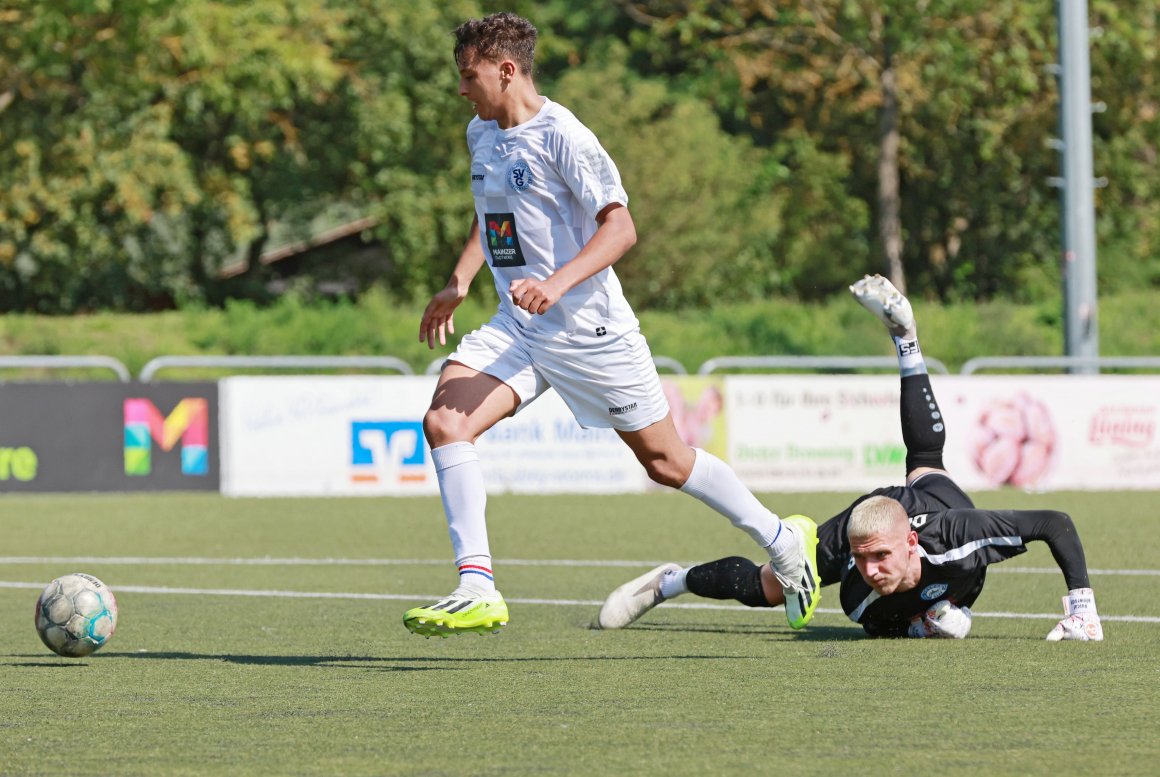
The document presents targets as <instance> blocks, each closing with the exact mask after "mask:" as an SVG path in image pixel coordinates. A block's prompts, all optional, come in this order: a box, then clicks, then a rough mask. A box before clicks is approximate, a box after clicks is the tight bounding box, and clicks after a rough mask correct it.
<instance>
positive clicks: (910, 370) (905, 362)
mask: <svg viewBox="0 0 1160 777" xmlns="http://www.w3.org/2000/svg"><path fill="white" fill-rule="evenodd" d="M906 336H907V337H909V339H905V340H904V339H903V338H902V337H895V338H894V347H895V349H896V350H897V351H898V372H899V374H900V375H901V376H902V377H904V378H905V377H907V376H909V375H925V374H926V362H925V361H923V358H922V348H920V347H919V345H918V337H917V336H916V335H912V334H910V333H907V335H906Z"/></svg>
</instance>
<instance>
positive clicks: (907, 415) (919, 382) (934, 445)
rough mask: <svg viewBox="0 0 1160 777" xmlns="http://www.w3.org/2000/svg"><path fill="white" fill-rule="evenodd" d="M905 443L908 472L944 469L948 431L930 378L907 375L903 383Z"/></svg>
mask: <svg viewBox="0 0 1160 777" xmlns="http://www.w3.org/2000/svg"><path fill="white" fill-rule="evenodd" d="M898 405H899V412H900V414H901V416H902V441H903V442H905V443H906V471H907V472H912V471H914V469H915V468H916V467H934V468H935V469H946V467H944V466H943V458H942V453H943V446H944V445H946V441H947V431H946V426H945V424H944V423H943V415H942V411H941V410H939V407H938V402H936V401H935V398H934V391H933V390H932V389H931V387H930V376H929V375H908V376H906V377H905V378H903V379H902V399H901V401H900V402H899V403H898Z"/></svg>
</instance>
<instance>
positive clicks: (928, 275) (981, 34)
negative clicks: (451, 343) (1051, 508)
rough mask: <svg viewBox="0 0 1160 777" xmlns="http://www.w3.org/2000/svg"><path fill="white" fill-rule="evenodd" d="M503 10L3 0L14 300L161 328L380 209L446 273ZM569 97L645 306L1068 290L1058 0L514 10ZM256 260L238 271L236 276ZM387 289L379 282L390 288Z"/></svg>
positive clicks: (1115, 130)
mask: <svg viewBox="0 0 1160 777" xmlns="http://www.w3.org/2000/svg"><path fill="white" fill-rule="evenodd" d="M492 5H493V4H492V3H485V4H482V5H481V4H479V3H476V2H469V1H468V0H457V1H455V2H447V3H402V2H394V1H391V2H382V1H381V0H302V1H301V2H297V3H284V2H281V1H280V0H248V1H247V2H241V1H240V0H216V1H211V0H196V1H194V2H178V1H177V0H118V2H116V3H113V2H109V1H108V0H83V2H82V0H58V1H57V2H54V3H39V2H34V1H33V0H24V1H23V2H17V3H8V4H6V5H5V6H4V7H3V8H2V9H0V28H2V29H3V30H4V35H3V36H0V309H4V310H12V309H19V310H38V311H44V312H71V311H76V310H85V309H97V308H114V309H125V310H145V309H153V308H164V307H171V306H174V305H178V306H179V305H183V304H189V303H200V302H210V303H214V302H217V301H220V300H221V299H223V298H224V297H227V296H230V295H236V294H246V293H249V291H250V290H252V289H254V288H258V284H251V283H249V281H251V280H258V281H260V280H261V274H262V272H263V268H262V266H261V264H260V263H259V262H258V261H257V259H258V257H259V256H260V255H261V254H262V252H263V251H264V250H266V249H267V248H268V247H269V245H270V241H271V230H272V229H274V228H275V227H276V228H277V229H278V230H279V231H280V233H281V234H283V235H291V236H294V235H298V236H301V237H308V236H309V233H310V231H311V230H312V229H316V228H317V225H318V224H319V222H320V219H323V220H325V217H326V215H327V214H330V213H335V214H339V213H342V214H358V215H362V216H370V217H372V218H373V219H374V220H375V223H376V224H377V226H376V227H375V228H374V237H375V239H376V240H377V241H378V243H379V245H380V247H381V250H380V251H379V252H378V253H377V254H376V255H377V256H378V257H379V260H378V264H377V265H375V266H374V267H372V272H373V274H374V275H376V276H377V277H378V282H379V283H380V284H381V285H383V286H384V287H386V288H388V289H389V290H391V291H392V292H393V293H395V294H396V295H399V296H402V297H414V296H422V295H423V294H425V292H426V291H428V290H429V289H431V288H434V287H436V286H439V285H441V284H442V283H443V281H444V279H445V276H446V273H447V271H448V269H449V268H450V266H451V264H452V263H453V261H454V258H455V256H456V255H457V254H458V251H459V248H460V247H461V244H462V241H463V239H464V237H465V235H466V229H467V225H468V223H469V221H470V208H471V203H470V197H469V195H468V188H467V186H466V177H467V164H468V160H467V155H466V151H465V147H464V140H463V131H464V127H465V124H466V122H467V120H468V119H469V118H470V107H469V106H468V105H467V104H466V103H465V102H464V101H463V100H462V99H461V98H459V97H458V96H457V94H456V82H457V76H456V73H455V70H454V65H453V62H452V60H451V53H450V49H451V45H452V41H451V38H450V35H449V32H450V30H451V29H453V28H454V27H455V26H456V25H457V24H458V23H459V22H460V21H462V20H463V19H465V18H468V17H471V16H479V15H482V14H483V13H485V12H489V11H492V10H499V9H498V8H492V7H491V6H492ZM1090 7H1091V11H1092V15H1093V19H1092V26H1093V27H1095V28H1102V36H1101V37H1100V38H1099V39H1097V41H1096V42H1095V44H1094V45H1093V48H1092V67H1093V99H1094V100H1098V101H1102V102H1104V103H1106V104H1107V106H1108V110H1107V112H1106V113H1103V114H1100V115H1098V116H1096V118H1095V132H1096V137H1097V142H1096V170H1097V175H1105V176H1107V177H1108V186H1107V188H1105V189H1102V190H1101V191H1100V193H1099V195H1098V199H1097V207H1098V219H1099V230H1100V232H1099V241H1100V267H1101V288H1102V289H1110V288H1114V287H1115V285H1116V284H1117V283H1122V284H1124V285H1131V286H1136V287H1138V286H1140V285H1147V284H1152V285H1155V284H1158V283H1160V258H1158V252H1157V245H1158V243H1160V196H1158V195H1160V191H1157V189H1160V176H1158V175H1157V174H1156V172H1155V168H1156V156H1157V150H1158V148H1160V103H1158V98H1157V96H1156V95H1157V94H1160V90H1158V87H1160V84H1158V83H1157V81H1158V75H1160V58H1158V56H1157V45H1158V44H1157V35H1156V33H1157V29H1156V28H1157V17H1158V15H1160V11H1157V10H1156V9H1154V8H1151V7H1149V6H1148V4H1117V3H1113V2H1111V0H1091V3H1090ZM505 8H511V9H512V10H515V11H517V12H520V13H523V14H525V15H527V16H529V18H532V19H533V20H534V21H535V22H536V23H537V25H538V26H539V27H540V29H541V41H540V47H539V54H540V56H539V59H538V62H537V67H538V79H539V82H540V85H541V89H542V91H544V92H545V93H546V94H548V95H549V96H551V97H553V98H554V99H558V100H560V101H561V102H564V103H565V104H567V105H569V107H571V108H572V109H573V110H574V111H575V112H576V113H577V114H578V115H579V116H580V117H581V119H582V120H584V121H585V122H586V123H588V124H589V125H590V126H592V127H593V128H594V129H595V130H597V134H598V135H599V136H600V137H601V139H602V141H603V142H604V143H605V145H606V146H608V148H609V151H610V152H611V153H612V154H613V156H614V158H615V159H616V160H617V162H618V164H619V165H620V167H621V172H622V174H623V176H624V178H625V182H626V186H627V188H628V190H629V194H630V197H631V199H632V202H631V207H632V209H633V213H634V216H635V218H636V220H637V222H638V227H639V231H640V237H641V239H640V242H639V243H638V245H637V247H636V248H635V249H634V251H633V253H632V254H631V255H630V256H629V257H628V258H626V260H625V261H624V262H622V263H621V264H620V265H618V273H620V274H621V276H622V278H623V279H624V281H625V285H626V286H627V287H628V288H629V292H630V294H631V295H632V298H633V299H634V301H635V302H637V303H638V304H640V305H648V306H656V307H667V308H675V307H680V306H701V305H712V304H715V303H719V302H721V301H728V302H733V301H736V300H739V299H752V298H758V297H765V296H771V295H784V296H792V297H798V298H806V299H809V298H820V297H825V296H827V295H829V294H831V293H833V292H834V291H835V290H838V289H840V288H842V287H843V286H844V284H846V283H848V282H849V280H850V278H851V277H855V276H856V275H857V274H860V273H862V272H872V271H881V272H889V273H892V274H894V275H895V276H896V277H898V278H899V280H900V281H902V280H905V281H907V282H909V285H910V292H911V293H912V294H915V293H917V294H925V295H928V296H932V297H939V298H943V299H952V300H954V299H980V298H988V297H993V296H1006V297H1011V298H1014V299H1021V300H1039V299H1043V298H1045V297H1050V296H1052V295H1055V294H1057V293H1058V286H1059V269H1058V257H1059V247H1058V246H1059V229H1058V218H1059V214H1058V199H1057V193H1056V192H1055V190H1053V189H1051V188H1050V187H1049V186H1048V185H1047V179H1048V178H1049V177H1051V176H1054V175H1056V174H1057V171H1058V155H1057V152H1056V151H1054V150H1053V149H1051V148H1050V147H1049V146H1048V144H1047V141H1048V139H1049V138H1050V137H1051V136H1052V135H1054V134H1055V133H1056V106H1057V99H1058V91H1057V89H1056V87H1055V84H1054V82H1053V77H1052V76H1051V74H1050V73H1049V72H1048V68H1047V66H1048V65H1049V64H1050V63H1051V62H1053V61H1054V60H1055V57H1056V49H1055V19H1054V16H1053V9H1052V6H1051V4H1049V3H1046V4H1043V3H1040V4H1036V3H1020V2H1016V1H1015V0H998V1H997V2H983V0H955V2H951V0H920V2H917V3H916V2H913V0H911V1H910V2H903V1H902V0H888V1H887V2H869V0H775V1H774V2H766V1H765V0H760V1H759V0H732V1H731V2H725V3H722V2H711V1H710V0H651V1H644V0H642V1H641V2H632V0H618V1H617V2H615V3H595V4H578V3H574V2H569V1H568V0H540V1H539V2H531V0H513V1H512V2H509V3H506V4H505ZM231 264H238V265H239V266H245V267H247V268H249V269H248V272H246V273H243V274H242V275H241V276H240V277H239V278H235V279H232V280H230V281H224V280H222V279H221V278H220V277H219V270H220V269H221V268H222V267H223V266H226V265H231ZM362 280H363V282H369V278H367V279H362Z"/></svg>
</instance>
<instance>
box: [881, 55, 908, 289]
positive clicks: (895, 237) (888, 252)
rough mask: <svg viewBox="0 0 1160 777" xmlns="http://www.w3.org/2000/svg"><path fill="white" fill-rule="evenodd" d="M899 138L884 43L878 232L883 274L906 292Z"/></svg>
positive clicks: (893, 79) (893, 83)
mask: <svg viewBox="0 0 1160 777" xmlns="http://www.w3.org/2000/svg"><path fill="white" fill-rule="evenodd" d="M898 140H899V139H898V80H897V78H896V76H895V73H894V66H893V64H892V63H891V53H890V47H889V44H887V45H886V46H885V56H884V57H883V68H882V111H881V113H880V114H879V116H878V234H879V236H880V238H881V240H882V254H883V257H884V258H885V260H886V262H885V264H886V275H887V277H888V278H890V282H891V283H893V284H894V285H895V286H896V287H898V290H899V291H901V292H902V293H903V294H905V293H906V274H905V272H904V270H903V268H902V223H901V221H900V220H899V215H898V214H899V205H900V200H901V195H900V194H899V191H898Z"/></svg>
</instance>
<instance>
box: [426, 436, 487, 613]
mask: <svg viewBox="0 0 1160 777" xmlns="http://www.w3.org/2000/svg"><path fill="white" fill-rule="evenodd" d="M431 459H432V460H433V461H434V463H435V477H436V478H437V479H438V480H439V494H440V496H442V497H443V512H444V513H445V514H446V516H447V531H448V534H450V535H451V550H452V552H454V553H455V563H456V565H457V566H458V567H459V582H460V584H461V585H467V586H470V587H471V588H475V589H477V590H479V591H482V592H484V593H488V592H491V591H494V590H495V576H494V575H493V574H492V569H491V548H490V546H489V545H488V542H487V519H486V510H487V490H486V488H485V487H484V482H483V468H482V467H481V466H480V464H479V454H478V453H477V452H476V450H475V446H474V445H473V444H472V443H469V442H453V443H451V444H450V445H441V446H439V447H438V448H432V449H431Z"/></svg>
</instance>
